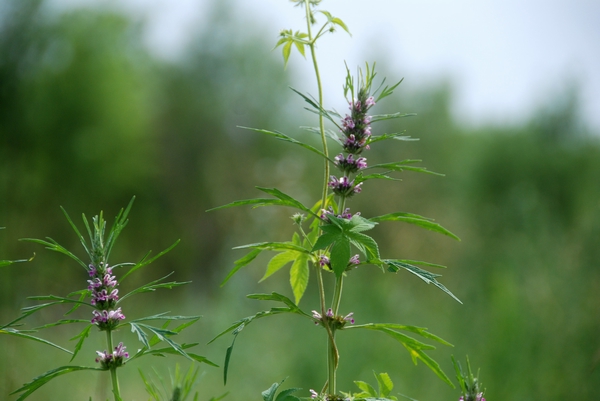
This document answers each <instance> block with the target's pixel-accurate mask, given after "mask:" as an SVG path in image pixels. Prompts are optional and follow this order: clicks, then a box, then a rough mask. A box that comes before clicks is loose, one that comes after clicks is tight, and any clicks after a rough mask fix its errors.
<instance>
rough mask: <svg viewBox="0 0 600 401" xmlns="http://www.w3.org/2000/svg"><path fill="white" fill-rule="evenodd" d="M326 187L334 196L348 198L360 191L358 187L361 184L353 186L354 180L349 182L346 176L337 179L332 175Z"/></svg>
mask: <svg viewBox="0 0 600 401" xmlns="http://www.w3.org/2000/svg"><path fill="white" fill-rule="evenodd" d="M328 185H329V187H330V188H331V189H332V190H333V193H335V194H336V195H339V196H343V197H350V196H352V195H354V194H357V193H359V192H360V191H361V188H360V187H361V185H362V182H361V183H359V184H356V185H354V180H352V181H350V179H349V178H348V177H346V176H342V177H340V178H339V179H338V178H337V177H336V176H333V175H332V176H331V181H329V184H328Z"/></svg>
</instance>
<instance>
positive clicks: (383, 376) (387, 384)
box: [375, 373, 394, 397]
mask: <svg viewBox="0 0 600 401" xmlns="http://www.w3.org/2000/svg"><path fill="white" fill-rule="evenodd" d="M375 378H377V384H378V385H379V396H380V397H387V396H388V395H390V393H391V392H392V390H393V389H394V383H392V380H391V379H390V376H389V375H388V374H387V373H379V374H375Z"/></svg>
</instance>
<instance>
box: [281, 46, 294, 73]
mask: <svg viewBox="0 0 600 401" xmlns="http://www.w3.org/2000/svg"><path fill="white" fill-rule="evenodd" d="M292 44H293V42H292V40H288V41H287V42H286V43H285V44H284V45H283V65H284V67H285V66H287V63H288V59H289V58H290V53H291V52H292Z"/></svg>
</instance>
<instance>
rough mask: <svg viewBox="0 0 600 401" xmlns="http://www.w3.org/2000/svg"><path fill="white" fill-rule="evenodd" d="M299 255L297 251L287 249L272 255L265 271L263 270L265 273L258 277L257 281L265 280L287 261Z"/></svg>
mask: <svg viewBox="0 0 600 401" xmlns="http://www.w3.org/2000/svg"><path fill="white" fill-rule="evenodd" d="M299 255H300V254H299V253H298V252H295V251H287V252H281V253H278V254H277V255H275V256H273V257H272V258H271V260H270V261H269V263H268V264H267V271H266V272H265V275H264V276H263V277H262V278H261V279H260V281H259V283H260V282H262V281H264V280H266V279H267V278H268V277H270V276H271V275H272V274H274V273H275V272H277V271H278V270H279V269H281V268H282V267H284V266H285V265H287V264H288V263H290V262H292V261H294V260H296V258H297V257H298V256H299Z"/></svg>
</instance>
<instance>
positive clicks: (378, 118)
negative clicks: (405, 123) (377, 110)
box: [371, 113, 417, 123]
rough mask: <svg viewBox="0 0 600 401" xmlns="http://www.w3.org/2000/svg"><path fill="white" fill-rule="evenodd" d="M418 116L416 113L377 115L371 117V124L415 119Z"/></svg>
mask: <svg viewBox="0 0 600 401" xmlns="http://www.w3.org/2000/svg"><path fill="white" fill-rule="evenodd" d="M416 115H417V114H416V113H393V114H376V115H374V116H372V117H371V123H375V122H377V121H384V120H391V119H394V118H404V117H413V116H416Z"/></svg>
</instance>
